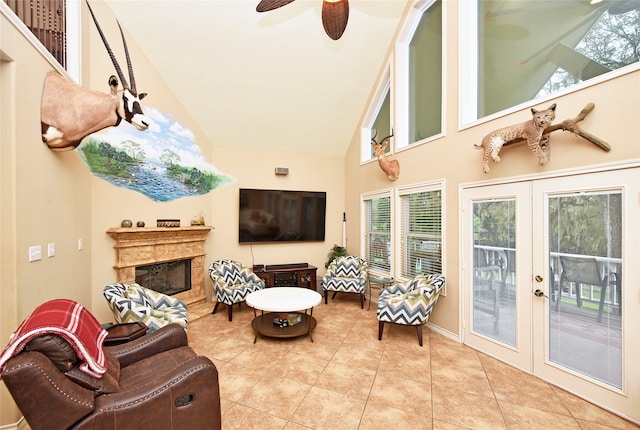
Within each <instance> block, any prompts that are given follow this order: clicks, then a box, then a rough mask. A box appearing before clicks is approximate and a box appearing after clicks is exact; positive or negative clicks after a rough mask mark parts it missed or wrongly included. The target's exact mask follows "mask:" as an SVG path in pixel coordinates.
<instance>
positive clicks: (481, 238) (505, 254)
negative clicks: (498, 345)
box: [472, 199, 517, 347]
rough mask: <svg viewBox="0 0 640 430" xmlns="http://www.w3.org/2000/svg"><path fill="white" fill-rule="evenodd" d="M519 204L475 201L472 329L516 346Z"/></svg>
mask: <svg viewBox="0 0 640 430" xmlns="http://www.w3.org/2000/svg"><path fill="white" fill-rule="evenodd" d="M515 234H516V204H515V200H514V199H508V200H492V201H485V202H475V203H474V204H473V294H472V302H473V310H472V312H473V331H475V332H477V333H480V334H483V335H485V336H489V337H491V338H493V339H495V340H498V341H500V342H502V343H505V344H507V345H510V346H513V347H515V346H516V291H517V290H516V285H515V279H517V278H516V272H515V270H516V269H515V268H516V251H515V249H516V239H515V237H516V236H515Z"/></svg>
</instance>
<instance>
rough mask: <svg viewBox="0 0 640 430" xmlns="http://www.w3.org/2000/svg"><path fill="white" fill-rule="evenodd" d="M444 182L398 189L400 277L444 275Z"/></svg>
mask: <svg viewBox="0 0 640 430" xmlns="http://www.w3.org/2000/svg"><path fill="white" fill-rule="evenodd" d="M442 188H443V184H442V183H441V182H438V183H434V184H427V185H421V186H412V187H407V188H400V189H398V201H399V208H400V210H399V217H398V219H399V220H400V224H399V230H400V276H401V277H403V278H413V277H414V276H416V275H418V274H420V273H426V274H433V273H443V272H442V230H443V222H442V220H443V216H442V206H443V204H442Z"/></svg>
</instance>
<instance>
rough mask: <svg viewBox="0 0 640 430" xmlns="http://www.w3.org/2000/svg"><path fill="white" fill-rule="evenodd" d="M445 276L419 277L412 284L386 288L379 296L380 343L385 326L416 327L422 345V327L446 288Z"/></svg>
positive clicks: (400, 284)
mask: <svg viewBox="0 0 640 430" xmlns="http://www.w3.org/2000/svg"><path fill="white" fill-rule="evenodd" d="M444 282H445V277H444V275H440V274H437V275H424V274H422V275H418V276H416V277H415V278H413V279H412V280H410V281H406V282H401V283H399V284H396V285H392V286H391V287H387V288H383V289H382V290H381V291H380V294H379V296H378V311H377V315H378V321H379V323H378V340H382V331H383V329H384V323H385V322H388V323H394V324H402V325H413V326H416V331H417V332H418V343H419V344H420V346H422V325H423V324H424V323H426V322H427V319H428V318H429V315H430V314H431V311H432V310H433V307H434V306H435V305H436V302H437V301H438V296H439V295H440V292H441V291H442V287H443V286H444Z"/></svg>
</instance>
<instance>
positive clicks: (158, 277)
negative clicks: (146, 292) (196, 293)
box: [136, 259, 191, 296]
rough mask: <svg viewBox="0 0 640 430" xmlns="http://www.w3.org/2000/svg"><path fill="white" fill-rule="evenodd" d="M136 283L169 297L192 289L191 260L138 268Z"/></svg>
mask: <svg viewBox="0 0 640 430" xmlns="http://www.w3.org/2000/svg"><path fill="white" fill-rule="evenodd" d="M136 283H137V284H140V285H142V286H143V287H145V288H149V289H151V290H154V291H157V292H159V293H162V294H166V295H168V296H171V295H174V294H178V293H181V292H183V291H188V290H190V289H191V260H190V259H189V260H178V261H167V262H164V263H154V264H148V265H145V266H138V267H136Z"/></svg>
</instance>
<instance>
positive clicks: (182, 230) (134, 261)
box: [107, 226, 213, 304]
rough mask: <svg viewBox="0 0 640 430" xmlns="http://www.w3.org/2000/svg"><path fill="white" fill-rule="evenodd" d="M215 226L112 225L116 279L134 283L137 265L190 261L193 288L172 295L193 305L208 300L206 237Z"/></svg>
mask: <svg viewBox="0 0 640 430" xmlns="http://www.w3.org/2000/svg"><path fill="white" fill-rule="evenodd" d="M212 228H213V227H209V226H190V227H132V228H110V229H108V230H107V234H108V235H109V236H111V238H112V239H113V240H114V241H115V244H114V245H113V248H114V249H115V251H116V262H115V264H114V266H113V268H114V269H115V270H116V282H122V283H133V282H135V279H136V273H135V272H136V267H137V266H145V265H149V264H154V263H161V262H166V261H177V260H186V259H190V260H191V289H190V290H188V291H183V292H181V293H178V294H175V295H173V296H172V297H175V298H177V299H180V300H182V301H184V302H185V303H187V304H191V303H194V302H197V301H200V300H204V299H206V293H205V288H204V280H205V276H204V275H205V273H204V272H205V255H206V252H205V246H204V244H205V240H206V238H207V234H208V233H209V231H210V230H211V229H212Z"/></svg>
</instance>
